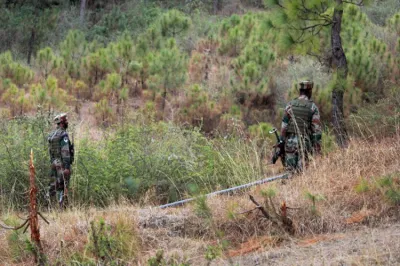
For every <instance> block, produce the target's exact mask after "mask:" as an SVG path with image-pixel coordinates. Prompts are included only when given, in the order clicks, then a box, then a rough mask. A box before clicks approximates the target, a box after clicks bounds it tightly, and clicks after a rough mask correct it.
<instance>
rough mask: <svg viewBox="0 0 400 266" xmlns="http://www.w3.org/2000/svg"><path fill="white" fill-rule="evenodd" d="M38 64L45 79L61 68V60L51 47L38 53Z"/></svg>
mask: <svg viewBox="0 0 400 266" xmlns="http://www.w3.org/2000/svg"><path fill="white" fill-rule="evenodd" d="M37 63H38V68H39V70H40V72H42V76H43V77H44V79H47V77H48V76H49V75H50V74H51V73H52V72H53V71H54V70H56V69H57V68H59V67H60V66H61V63H62V62H61V59H60V58H57V57H56V55H55V54H54V53H53V50H52V49H51V48H50V47H46V48H44V49H41V50H39V51H38V53H37Z"/></svg>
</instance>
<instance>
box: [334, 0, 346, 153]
mask: <svg viewBox="0 0 400 266" xmlns="http://www.w3.org/2000/svg"><path fill="white" fill-rule="evenodd" d="M342 16H343V0H336V7H335V8H334V11H333V24H332V32H331V46H332V67H333V69H336V72H337V78H338V80H339V81H344V80H346V79H347V73H348V66H347V59H346V55H345V53H344V50H343V46H342V39H341V37H340V31H341V26H342ZM339 84H343V83H342V82H338V84H337V85H336V86H335V88H334V89H333V91H332V123H333V128H334V132H335V136H336V142H337V143H338V145H339V146H340V147H342V148H344V147H347V145H348V139H349V137H348V134H347V130H346V126H345V123H344V115H343V96H344V89H345V88H343V87H339Z"/></svg>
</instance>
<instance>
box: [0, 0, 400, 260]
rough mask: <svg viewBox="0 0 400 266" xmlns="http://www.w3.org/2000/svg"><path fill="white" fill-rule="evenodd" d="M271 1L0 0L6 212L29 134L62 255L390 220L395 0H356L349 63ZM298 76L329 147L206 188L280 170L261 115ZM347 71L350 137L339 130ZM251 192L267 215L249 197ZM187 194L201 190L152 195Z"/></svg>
mask: <svg viewBox="0 0 400 266" xmlns="http://www.w3.org/2000/svg"><path fill="white" fill-rule="evenodd" d="M267 2H269V1H266V4H265V5H264V1H239V0H238V1H236V0H235V1H223V0H218V1H211V0H210V1H203V0H199V1H179V0H176V1H130V0H129V1H128V0H126V1H102V0H94V1H92V0H91V1H89V0H88V1H46V0H41V1H0V7H1V9H0V38H1V39H2V40H5V41H4V42H1V43H0V132H1V134H0V143H1V145H0V169H1V170H0V214H1V220H2V221H3V222H4V223H5V224H8V225H16V224H18V223H19V218H18V217H19V216H21V215H22V216H25V214H21V215H20V213H24V212H25V210H26V206H27V204H28V197H27V194H26V193H25V192H26V191H28V189H29V179H28V177H29V172H28V169H29V168H28V159H29V153H30V151H31V150H33V152H34V156H35V161H34V163H35V167H36V177H37V185H38V189H39V193H38V200H39V201H38V207H39V209H41V210H42V211H43V212H45V216H46V217H48V218H49V221H50V225H46V224H44V223H43V224H41V228H40V229H41V232H42V241H43V248H44V253H45V254H46V257H47V259H48V262H49V263H50V264H51V265H53V264H57V263H59V265H98V264H102V265H103V264H104V265H143V264H146V263H147V264H148V265H189V264H190V265H198V264H202V265H209V264H211V263H217V264H218V263H221V264H223V263H228V264H229V263H231V264H232V263H233V262H234V261H236V262H237V261H238V260H235V258H234V257H235V256H239V257H240V259H242V255H243V252H241V251H240V250H241V246H242V245H244V246H246V245H250V246H251V245H252V244H251V243H253V241H255V242H254V243H255V244H254V245H255V246H256V248H255V249H257V250H258V249H259V248H260V247H263V248H264V250H268V249H269V248H270V247H276V246H279V245H281V244H282V245H286V244H288V243H290V242H292V243H293V241H298V240H300V239H303V238H308V237H309V236H310V235H319V234H336V233H340V232H344V233H345V232H346V231H347V230H349V229H351V228H355V229H358V228H359V226H358V225H359V224H362V225H369V226H376V225H378V224H384V225H389V224H391V223H392V222H393V223H395V224H396V223H397V222H398V218H399V213H398V210H399V208H398V206H399V202H400V181H399V173H400V169H399V165H400V164H399V159H398V158H400V157H399V148H400V147H398V146H399V143H400V139H399V132H400V131H399V130H400V123H399V122H400V83H399V74H400V72H399V71H400V57H399V55H400V39H399V33H400V6H399V4H398V1H397V0H384V1H383V0H376V1H371V3H370V4H369V5H368V6H365V7H358V6H355V5H346V7H345V8H344V10H343V12H344V13H343V24H342V31H341V36H342V41H343V46H344V51H345V53H346V56H347V62H348V76H347V78H346V79H345V80H344V79H340V78H339V77H338V75H337V73H336V72H335V71H334V69H335V68H334V66H333V65H332V54H331V50H332V49H331V44H330V37H329V36H330V28H329V27H325V28H321V30H320V31H318V33H317V34H315V35H313V36H311V37H310V38H309V39H307V41H304V42H296V41H295V40H294V39H293V38H292V37H293V36H296V34H293V35H290V36H291V37H290V36H289V35H288V34H291V33H293V31H292V30H293V29H290V28H285V27H286V26H285V25H286V24H285V23H286V22H287V19H288V18H287V17H286V18H285V16H277V14H278V13H277V12H275V10H273V9H271V8H270V7H269V5H267V4H268V3H267ZM82 3H86V4H85V5H84V6H81V4H82ZM332 12H333V9H332V8H331V9H328V10H327V11H326V13H325V14H324V16H330V15H332ZM283 29H285V30H283ZM288 37H290V38H288ZM300 37H302V36H300ZM301 79H312V80H313V81H314V83H315V87H314V90H313V100H314V102H315V103H316V104H317V105H318V107H319V109H320V112H321V118H322V123H323V128H324V133H323V140H322V141H323V147H322V151H323V155H322V156H319V157H316V158H312V160H311V163H310V165H309V167H308V169H307V170H306V171H305V172H304V173H302V174H301V175H297V176H295V177H293V178H292V179H290V180H287V181H285V182H282V183H281V182H280V181H279V182H275V183H271V184H267V185H263V186H261V187H257V188H253V189H251V190H249V191H245V192H242V193H239V194H238V195H232V196H221V197H214V198H210V199H205V198H204V197H202V196H200V195H204V194H206V193H208V192H211V191H215V190H218V189H223V188H227V187H232V186H235V185H239V184H244V183H247V182H251V181H254V180H259V179H261V178H264V177H266V176H270V175H273V174H278V173H281V172H283V168H282V166H281V165H275V166H273V165H271V164H270V154H271V152H272V145H273V143H274V141H275V140H274V136H272V135H270V134H268V131H269V130H270V129H271V128H273V127H277V128H280V121H281V118H282V112H283V107H284V105H285V103H286V102H287V101H288V100H289V99H291V98H294V97H296V96H297V94H298V88H297V86H296V85H297V83H298V81H299V80H301ZM338 87H340V88H341V89H343V93H344V117H345V125H346V127H347V130H348V132H349V136H350V145H349V147H348V148H347V149H340V148H338V146H337V145H336V142H335V137H334V134H333V133H332V132H333V128H332V126H331V110H332V91H333V90H334V89H337V88H338ZM59 112H68V116H69V120H70V128H69V134H70V136H71V137H72V138H73V140H74V142H75V147H76V158H75V163H74V165H73V168H72V179H71V186H70V191H69V194H70V208H69V209H68V210H65V211H62V212H61V211H60V210H56V209H50V208H47V207H45V206H46V204H45V200H44V195H45V192H46V190H47V185H48V184H47V183H48V173H49V171H50V165H49V162H48V160H49V159H48V151H47V134H48V132H49V131H50V130H51V129H52V128H53V127H54V125H53V124H52V118H53V116H54V115H55V114H58V113H59ZM247 194H251V195H253V196H254V197H255V199H256V201H258V202H259V203H260V204H261V205H262V206H263V207H264V208H265V210H266V211H267V212H268V213H269V214H270V217H269V218H267V217H265V215H264V217H263V216H262V215H261V214H260V213H259V212H258V211H257V210H253V211H250V210H252V209H254V208H255V205H254V203H252V202H251V201H250V200H249V198H248V195H247ZM188 197H198V198H197V200H196V201H195V202H194V203H192V204H191V205H188V206H185V207H184V208H181V209H171V210H162V211H161V210H154V209H148V208H149V207H150V206H157V205H159V204H163V203H167V202H173V201H176V200H179V199H183V198H188ZM282 203H285V205H282ZM285 206H286V207H287V208H286V207H285ZM263 243H264V244H263ZM32 247H33V245H32V243H31V242H30V240H29V235H28V233H24V232H22V230H19V231H16V232H13V231H3V230H2V229H1V231H0V260H1V261H3V262H4V263H6V264H21V265H26V264H27V263H31V262H32V252H33V253H34V252H35V250H34V249H32ZM184 248H185V250H186V251H185V252H183V251H182V250H183V249H184ZM250 249H251V248H250ZM159 250H161V251H159ZM162 252H163V253H162ZM238 252H239V253H238ZM244 253H246V252H244ZM235 254H236V255H235ZM237 254H240V255H237ZM243 259H244V261H246V258H244V257H243ZM223 261H224V262H223ZM239 261H241V260H239Z"/></svg>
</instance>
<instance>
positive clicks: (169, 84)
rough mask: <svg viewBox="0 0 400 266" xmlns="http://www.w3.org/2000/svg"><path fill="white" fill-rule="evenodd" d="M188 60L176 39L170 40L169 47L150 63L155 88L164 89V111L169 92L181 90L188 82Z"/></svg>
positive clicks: (156, 55) (155, 56) (157, 54)
mask: <svg viewBox="0 0 400 266" xmlns="http://www.w3.org/2000/svg"><path fill="white" fill-rule="evenodd" d="M186 72H187V58H186V56H185V55H184V54H182V53H181V52H180V51H179V49H178V47H177V46H176V42H175V40H174V39H169V40H168V41H167V45H166V46H165V47H164V48H163V49H161V51H160V52H158V53H156V54H155V55H154V56H153V58H152V60H151V62H150V73H151V74H152V77H153V79H154V85H155V88H160V87H161V89H162V99H163V100H162V107H161V109H162V111H164V109H165V102H166V98H167V94H168V92H170V91H171V90H173V89H177V88H179V87H180V86H181V85H182V84H183V83H184V82H185V80H186V74H187V73H186Z"/></svg>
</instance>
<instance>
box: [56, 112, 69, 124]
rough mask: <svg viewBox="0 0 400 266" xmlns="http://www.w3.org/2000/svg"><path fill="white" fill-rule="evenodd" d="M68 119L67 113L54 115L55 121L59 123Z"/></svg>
mask: <svg viewBox="0 0 400 266" xmlns="http://www.w3.org/2000/svg"><path fill="white" fill-rule="evenodd" d="M65 121H67V113H61V114H59V115H56V116H55V117H54V123H56V124H59V123H61V122H65Z"/></svg>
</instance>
